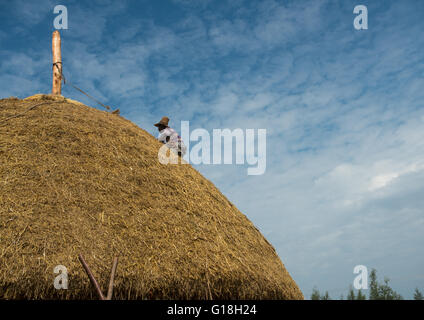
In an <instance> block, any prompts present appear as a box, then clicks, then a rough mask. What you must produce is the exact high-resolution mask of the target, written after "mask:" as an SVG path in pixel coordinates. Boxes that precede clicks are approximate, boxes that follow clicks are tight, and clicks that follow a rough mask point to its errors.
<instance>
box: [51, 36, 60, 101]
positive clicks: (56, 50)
mask: <svg viewBox="0 0 424 320" xmlns="http://www.w3.org/2000/svg"><path fill="white" fill-rule="evenodd" d="M52 53H53V87H52V95H61V94H62V53H61V51H60V33H59V31H57V30H56V31H54V32H53V36H52Z"/></svg>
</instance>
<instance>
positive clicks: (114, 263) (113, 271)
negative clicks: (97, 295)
mask: <svg viewBox="0 0 424 320" xmlns="http://www.w3.org/2000/svg"><path fill="white" fill-rule="evenodd" d="M117 265H118V257H115V258H114V259H113V264H112V271H111V272H110V281H109V289H108V291H107V296H106V300H112V295H113V281H114V280H115V273H116V267H117Z"/></svg>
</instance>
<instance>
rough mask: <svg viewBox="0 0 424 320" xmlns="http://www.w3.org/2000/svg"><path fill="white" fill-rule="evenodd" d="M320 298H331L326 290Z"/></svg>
mask: <svg viewBox="0 0 424 320" xmlns="http://www.w3.org/2000/svg"><path fill="white" fill-rule="evenodd" d="M321 300H331V298H330V295H329V294H328V291H325V294H324V295H323V296H321Z"/></svg>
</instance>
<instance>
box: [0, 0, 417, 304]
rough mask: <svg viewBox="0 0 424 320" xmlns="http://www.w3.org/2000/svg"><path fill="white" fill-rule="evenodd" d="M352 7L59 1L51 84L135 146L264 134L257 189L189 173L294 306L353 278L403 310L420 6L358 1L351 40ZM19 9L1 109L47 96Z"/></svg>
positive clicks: (411, 230)
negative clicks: (243, 227)
mask: <svg viewBox="0 0 424 320" xmlns="http://www.w3.org/2000/svg"><path fill="white" fill-rule="evenodd" d="M356 4H357V3H355V2H354V1H350V0H349V1H342V2H340V1H330V0H328V1H327V0H319V1H317V0H314V1H309V0H305V1H268V0H265V1H260V2H252V1H231V2H227V3H218V2H213V1H202V2H199V1H172V2H170V3H167V4H166V5H161V6H156V5H155V4H152V3H149V2H137V1H126V2H120V3H119V4H118V3H117V2H116V1H114V2H109V3H101V2H91V1H90V2H75V1H74V2H72V1H70V3H69V7H68V12H69V19H70V20H69V26H70V29H69V30H67V31H64V32H62V37H63V42H62V45H63V51H64V54H63V60H64V72H65V75H66V76H68V78H69V80H71V81H72V82H74V83H76V84H78V85H79V86H81V87H82V88H84V89H86V90H88V91H89V92H90V93H91V94H93V95H95V96H96V97H98V98H100V99H103V100H104V101H107V102H108V104H110V105H113V106H116V107H120V109H121V111H122V113H123V115H124V116H126V117H128V118H129V119H131V120H132V121H134V122H136V123H137V124H139V125H140V126H141V127H143V128H145V129H147V130H148V131H150V132H151V133H155V131H154V128H153V127H152V123H154V122H156V121H157V120H158V119H160V117H162V116H163V115H168V116H169V117H170V118H171V125H174V126H175V127H176V129H179V128H178V121H179V120H190V125H191V126H192V128H193V129H194V128H196V127H203V128H206V129H208V130H212V129H213V128H226V127H228V128H237V127H240V128H266V129H267V133H268V136H267V145H268V150H267V170H266V173H265V174H264V175H263V176H256V177H253V176H246V170H245V168H240V167H237V166H229V165H223V166H198V169H199V170H200V171H201V172H202V173H203V174H204V175H205V176H206V177H208V178H209V179H211V180H212V181H213V182H214V183H215V184H216V185H217V186H218V187H219V188H220V189H221V190H222V191H223V193H224V194H225V195H227V196H228V197H229V199H230V200H231V201H232V202H234V203H235V204H236V205H237V206H238V207H239V208H240V209H241V210H242V211H243V212H244V213H246V214H247V216H248V217H249V218H250V219H251V220H252V221H253V222H254V223H255V224H256V225H257V226H259V228H260V229H261V231H262V232H263V233H264V234H265V235H266V236H267V238H268V239H270V241H271V242H272V243H273V244H274V245H275V247H276V249H277V251H278V252H279V254H280V256H281V257H282V260H283V262H284V263H285V264H286V266H287V267H288V269H289V271H290V273H291V274H292V275H293V277H294V278H295V280H296V281H297V282H298V283H299V284H300V286H301V288H302V289H303V290H304V292H305V294H306V295H308V294H309V292H310V290H311V288H312V287H313V286H314V285H318V286H319V287H320V288H322V289H329V290H330V294H332V295H333V296H335V297H338V296H339V295H340V293H342V292H343V291H345V290H346V288H347V287H348V285H349V283H351V281H352V280H353V274H352V271H353V267H354V266H355V265H357V264H365V265H367V266H369V267H370V268H371V267H376V268H377V269H378V270H379V271H381V272H382V273H384V274H387V275H389V276H391V277H392V278H393V281H394V285H395V286H396V288H397V289H398V290H399V291H401V292H402V293H403V294H405V295H406V296H407V297H409V295H410V292H409V291H408V290H412V289H413V288H412V287H410V285H411V281H412V280H411V279H414V281H415V282H414V286H422V285H424V282H423V278H422V277H421V278H420V275H421V276H422V271H420V270H421V269H422V268H423V266H424V258H423V257H424V254H423V253H424V252H423V249H422V246H420V245H419V244H420V243H422V241H423V240H424V238H423V237H424V232H423V231H424V221H423V211H422V207H423V203H422V201H423V200H422V199H423V197H422V190H423V187H424V186H423V181H424V180H423V175H424V163H423V159H424V142H423V141H424V139H423V136H424V129H423V128H424V125H423V124H424V91H423V90H422V88H423V87H424V77H423V74H424V56H423V52H424V38H423V37H421V36H420V35H421V34H422V29H423V21H424V20H423V19H422V18H423V12H424V3H421V2H417V1H413V0H411V1H402V2H398V1H386V2H384V4H383V3H377V2H371V1H365V3H364V4H366V5H367V6H368V8H369V13H370V14H369V16H370V22H369V30H366V31H357V30H355V29H354V28H353V25H352V22H353V17H354V16H353V13H352V12H353V7H354V6H355V5H356ZM34 6H35V5H34V4H32V2H31V3H29V2H23V3H20V4H19V3H17V5H16V6H15V5H13V6H11V5H10V6H8V7H7V8H6V11H7V12H10V13H11V14H12V13H13V15H14V17H15V18H18V20H17V21H21V20H25V19H28V18H29V17H32V20H31V22H26V23H28V26H29V25H31V26H33V28H34V30H35V31H34V32H30V30H29V29H26V28H27V27H26V26H25V27H23V26H21V27H20V28H18V27H17V26H16V24H19V23H15V22H14V21H12V20H13V19H11V18H9V19H3V20H2V21H1V22H0V25H2V27H1V28H0V29H1V31H0V43H1V44H2V47H1V48H0V59H1V60H0V61H1V64H0V66H1V74H0V95H2V96H10V95H18V96H20V97H24V96H26V95H30V94H33V93H35V92H36V91H44V92H48V91H49V90H50V88H49V86H50V81H51V79H50V77H51V75H50V63H51V61H50V59H51V57H50V55H51V52H50V48H49V45H50V38H49V37H50V32H51V29H50V28H51V22H50V21H49V19H52V17H53V15H52V14H50V13H51V12H52V10H53V4H51V2H49V1H45V2H41V4H40V5H37V6H35V7H34ZM32 11H34V13H31V12H32ZM49 12H50V13H49ZM3 26H4V27H3ZM16 35H19V37H20V38H21V39H22V40H20V41H23V40H25V41H26V45H23V42H19V41H17V42H16V41H15V42H14V41H12V40H13V37H16ZM40 39H42V41H43V42H40ZM5 43H6V44H7V45H5ZM22 64H24V65H25V68H22ZM64 94H65V95H66V96H70V97H72V98H76V99H78V100H81V101H83V102H85V103H88V104H90V103H91V102H90V101H89V100H86V98H85V97H84V96H81V95H79V94H78V93H76V92H74V91H71V89H70V88H67V87H66V86H65V87H64ZM405 274H407V275H408V276H405Z"/></svg>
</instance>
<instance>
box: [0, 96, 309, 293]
mask: <svg viewBox="0 0 424 320" xmlns="http://www.w3.org/2000/svg"><path fill="white" fill-rule="evenodd" d="M40 102H49V103H48V104H43V105H39V106H37V107H36V108H33V109H32V110H30V111H28V112H26V113H24V114H22V115H20V116H18V117H13V118H10V119H8V120H7V121H4V120H5V119H6V118H9V117H11V116H14V115H18V114H20V113H23V112H24V111H26V110H27V109H28V108H29V107H31V106H34V105H35V104H37V103H40ZM160 146H161V144H160V143H159V142H158V141H157V140H156V139H155V138H154V137H153V136H151V135H150V134H148V133H147V132H146V131H144V130H142V129H140V128H139V127H137V126H136V125H135V124H133V123H132V122H130V121H128V120H125V119H124V118H122V117H120V116H119V115H115V114H111V113H108V112H103V111H99V110H97V109H94V108H90V107H87V106H85V105H83V104H81V103H78V102H76V101H72V100H68V99H65V98H63V97H51V96H44V95H37V96H33V97H31V98H27V99H24V100H19V99H16V98H9V99H3V100H0V185H1V187H0V239H1V241H0V298H11V299H15V298H25V299H28V298H31V299H52V298H60V299H87V298H96V294H95V291H94V290H93V288H92V287H91V284H90V282H89V280H88V277H87V275H86V274H85V272H84V269H83V268H82V267H81V265H80V262H79V261H78V254H80V253H81V254H83V255H84V257H85V259H86V261H87V263H88V264H89V266H90V267H91V269H92V271H93V273H94V274H95V275H96V277H97V278H98V281H99V283H100V285H101V286H102V287H103V290H105V286H106V284H107V283H108V278H109V273H110V267H111V262H112V259H113V257H114V256H116V255H119V264H118V270H117V273H116V278H115V291H114V298H115V299H151V298H152V299H206V298H214V299H228V298H232V299H303V295H302V293H301V291H300V290H299V288H298V287H297V285H296V283H295V282H294V281H293V280H292V278H291V277H290V275H289V273H288V272H287V271H286V269H285V267H284V265H283V264H282V262H281V260H280V259H279V257H278V255H277V254H276V252H275V250H274V248H273V247H272V246H271V245H270V244H269V243H268V242H267V240H266V239H265V238H264V237H263V236H262V234H261V233H260V232H259V231H258V229H257V228H256V227H255V226H254V225H253V224H252V223H251V222H250V221H249V220H248V219H247V218H246V216H245V215H244V214H242V213H241V212H240V211H239V210H238V209H237V208H236V207H235V206H234V205H233V204H231V203H230V202H229V201H228V200H227V198H226V197H225V196H223V195H222V194H221V193H220V192H219V190H218V189H217V188H216V187H215V186H214V185H213V184H212V183H211V182H210V181H208V180H207V179H205V178H204V177H203V176H202V175H200V174H199V173H198V172H197V171H196V170H195V169H193V168H192V167H191V166H190V165H189V164H179V165H163V164H160V163H159V161H158V150H159V148H160ZM57 265H63V266H65V267H66V268H67V271H68V275H69V282H68V290H57V289H55V288H54V286H53V282H54V279H55V277H56V276H57V274H55V273H54V272H53V269H54V267H55V266H57Z"/></svg>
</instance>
